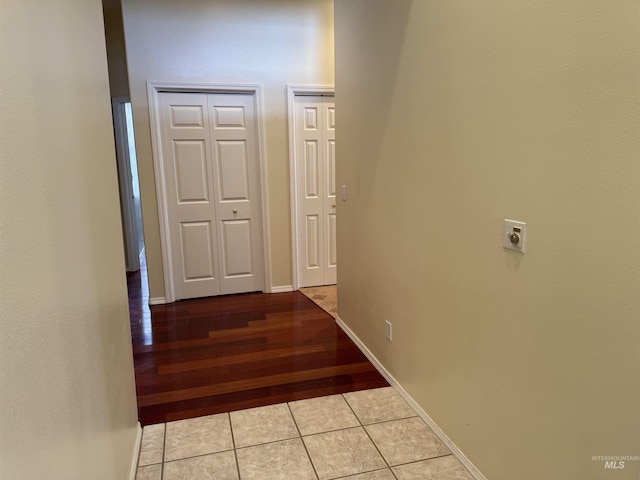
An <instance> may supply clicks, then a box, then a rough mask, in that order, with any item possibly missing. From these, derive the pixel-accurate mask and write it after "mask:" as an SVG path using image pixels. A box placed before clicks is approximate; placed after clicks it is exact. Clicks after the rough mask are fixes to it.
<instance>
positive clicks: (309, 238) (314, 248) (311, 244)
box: [305, 215, 321, 270]
mask: <svg viewBox="0 0 640 480" xmlns="http://www.w3.org/2000/svg"><path fill="white" fill-rule="evenodd" d="M306 218H307V221H306V227H307V228H306V253H307V254H306V257H305V258H306V260H307V261H306V264H305V267H306V268H307V269H309V270H318V269H319V268H320V244H321V241H320V228H319V223H320V222H318V215H307V217H306Z"/></svg>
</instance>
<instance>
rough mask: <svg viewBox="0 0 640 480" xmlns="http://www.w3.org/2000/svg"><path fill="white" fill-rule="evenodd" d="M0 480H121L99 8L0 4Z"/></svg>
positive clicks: (117, 248)
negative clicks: (0, 112) (0, 6)
mask: <svg viewBox="0 0 640 480" xmlns="http://www.w3.org/2000/svg"><path fill="white" fill-rule="evenodd" d="M0 52H1V53H0V58H1V61H0V63H1V65H2V67H1V68H0V110H1V111H2V115H1V116H0V292H1V294H0V332H1V334H0V478H2V479H7V480H18V479H20V480H21V479H25V480H36V479H38V480H39V479H47V480H88V479H91V480H102V479H104V480H123V479H126V478H128V475H129V471H130V467H131V463H132V457H133V452H134V446H135V439H136V427H137V412H136V398H135V385H134V375H133V364H132V363H133V362H132V358H133V356H132V350H131V336H130V332H129V317H128V307H127V293H126V284H125V273H124V260H123V252H122V234H121V228H120V217H119V207H118V190H117V188H118V187H117V179H116V162H115V153H114V147H113V133H112V132H113V127H112V124H111V115H110V101H109V85H108V75H107V61H106V56H105V43H104V29H103V25H102V8H101V5H100V2H99V0H92V1H83V2H78V1H71V0H66V1H56V2H41V1H32V0H29V1H27V0H15V1H12V0H9V1H7V0H3V2H2V14H1V15H0Z"/></svg>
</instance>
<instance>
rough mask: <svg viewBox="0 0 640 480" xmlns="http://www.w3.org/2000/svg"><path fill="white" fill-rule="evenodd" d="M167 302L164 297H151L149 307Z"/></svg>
mask: <svg viewBox="0 0 640 480" xmlns="http://www.w3.org/2000/svg"><path fill="white" fill-rule="evenodd" d="M165 303H168V302H167V299H166V298H165V297H151V298H149V305H164V304H165Z"/></svg>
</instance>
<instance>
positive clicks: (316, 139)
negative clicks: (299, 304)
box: [294, 95, 337, 287]
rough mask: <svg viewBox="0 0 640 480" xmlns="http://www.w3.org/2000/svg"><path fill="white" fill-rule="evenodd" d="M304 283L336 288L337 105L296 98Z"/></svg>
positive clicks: (323, 99)
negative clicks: (333, 285) (334, 286)
mask: <svg viewBox="0 0 640 480" xmlns="http://www.w3.org/2000/svg"><path fill="white" fill-rule="evenodd" d="M294 101H295V107H294V115H295V118H294V122H295V140H294V142H295V152H296V155H295V157H296V175H297V178H296V191H297V199H296V202H297V212H298V214H297V224H298V225H297V235H298V242H297V243H298V281H299V284H300V287H308V286H313V285H331V284H334V283H336V277H337V275H336V271H337V255H336V188H335V184H336V180H335V103H334V99H333V97H330V96H302V95H297V96H296V97H295V100H294Z"/></svg>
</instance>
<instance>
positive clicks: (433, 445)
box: [136, 387, 473, 480]
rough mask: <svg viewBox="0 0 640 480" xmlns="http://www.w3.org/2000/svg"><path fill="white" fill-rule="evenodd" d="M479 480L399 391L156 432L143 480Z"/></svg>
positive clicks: (144, 458) (142, 460)
mask: <svg viewBox="0 0 640 480" xmlns="http://www.w3.org/2000/svg"><path fill="white" fill-rule="evenodd" d="M254 479H255V480H306V479H309V480H331V479H350V480H415V479H420V480H422V479H429V480H473V477H472V476H471V475H470V474H469V473H468V472H467V471H466V470H465V468H464V467H463V466H462V464H461V463H460V462H459V461H458V460H457V459H456V458H455V457H454V456H453V455H452V454H451V452H450V451H449V450H448V449H447V448H446V447H445V446H444V445H443V444H442V443H441V442H440V441H439V440H438V439H437V437H436V436H435V435H434V434H433V432H432V431H431V430H430V429H429V427H427V425H425V423H424V422H423V421H422V420H421V419H420V418H419V417H418V416H416V414H415V412H414V411H413V409H412V408H411V407H410V406H409V405H408V404H407V403H406V402H405V401H404V400H403V399H402V398H401V397H400V396H399V395H398V394H397V393H396V391H395V390H394V389H393V388H392V387H386V388H376V389H372V390H362V391H358V392H351V393H345V394H343V395H331V396H328V397H320V398H312V399H309V400H299V401H296V402H289V403H281V404H278V405H270V406H266V407H258V408H251V409H248V410H240V411H237V412H231V413H222V414H218V415H210V416H207V417H200V418H193V419H189V420H181V421H177V422H169V423H166V424H158V425H149V426H147V427H145V428H144V430H143V433H142V445H141V449H140V457H139V459H138V471H137V476H136V480H254Z"/></svg>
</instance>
